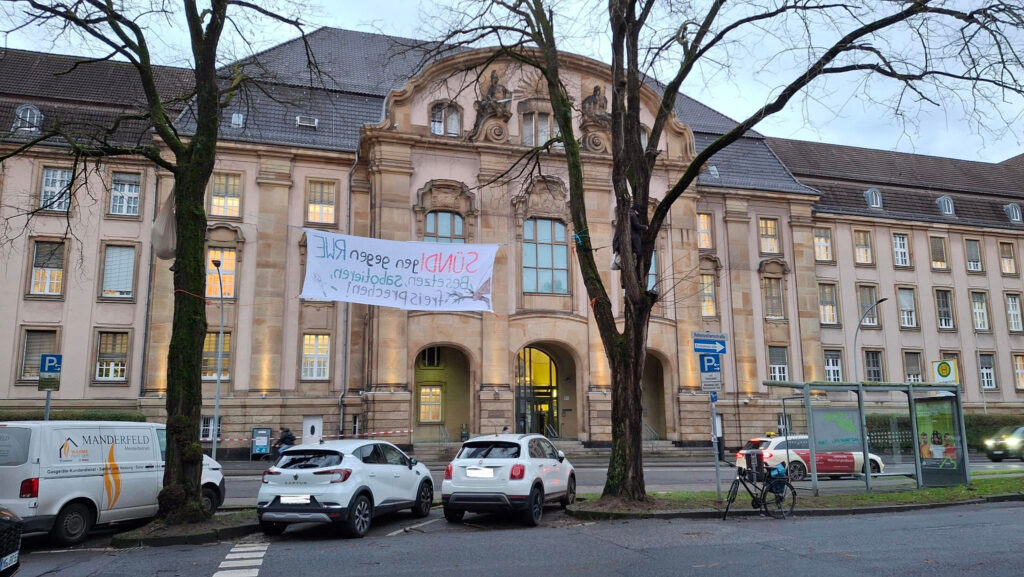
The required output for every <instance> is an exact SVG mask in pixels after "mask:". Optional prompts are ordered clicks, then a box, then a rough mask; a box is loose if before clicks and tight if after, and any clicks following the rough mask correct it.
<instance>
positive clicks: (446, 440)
mask: <svg viewBox="0 0 1024 577" xmlns="http://www.w3.org/2000/svg"><path fill="white" fill-rule="evenodd" d="M437 429H438V431H439V433H438V435H437V436H438V443H439V444H440V445H441V452H442V453H443V454H444V456H445V457H448V456H451V450H452V448H451V445H452V439H451V437H449V436H448V428H447V427H445V426H444V425H438V426H437Z"/></svg>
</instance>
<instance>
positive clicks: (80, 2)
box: [0, 0, 315, 522]
mask: <svg viewBox="0 0 1024 577" xmlns="http://www.w3.org/2000/svg"><path fill="white" fill-rule="evenodd" d="M8 3H9V4H10V6H8V10H7V12H8V16H9V17H10V18H11V19H12V20H13V23H12V28H11V29H12V30H13V29H18V28H22V27H33V26H35V27H44V28H45V29H47V30H49V31H50V32H53V33H56V34H58V35H67V36H69V37H71V38H72V39H76V40H81V41H84V42H87V43H89V44H90V45H93V46H99V47H100V49H101V50H102V51H104V53H106V54H107V55H106V56H105V57H101V58H98V59H95V60H93V61H94V62H95V61H101V60H108V59H117V60H123V61H127V62H129V63H130V64H131V65H132V66H133V67H134V68H135V70H136V71H137V72H138V76H139V80H140V82H141V87H142V90H143V92H144V94H145V102H144V103H143V104H142V106H141V107H140V110H138V111H137V112H131V113H126V114H124V115H122V116H120V117H118V118H117V119H115V120H114V121H113V123H111V124H110V125H104V126H68V125H61V124H55V125H48V126H46V127H43V129H42V130H39V133H38V136H36V137H34V138H32V139H31V140H29V141H28V142H26V143H25V144H23V145H22V146H20V147H18V148H17V149H15V150H13V151H12V152H10V153H7V154H4V155H2V156H0V162H2V161H4V160H6V159H8V158H11V157H13V156H16V155H18V154H22V153H24V152H26V151H29V150H31V149H32V148H34V147H37V146H42V145H45V144H47V143H52V142H54V141H59V142H60V144H61V145H62V146H66V147H67V148H68V149H69V152H70V154H71V155H72V156H73V157H74V158H75V159H76V163H77V162H78V161H86V160H89V159H93V160H95V159H102V158H111V157H118V156H122V157H123V156H135V157H142V158H145V159H148V160H149V161H151V162H152V163H153V164H155V165H156V166H157V167H158V168H160V169H162V170H165V171H167V172H169V173H170V174H171V175H172V176H173V178H174V191H173V195H174V204H175V217H174V218H175V225H176V239H175V240H176V245H175V263H174V317H173V325H172V334H171V342H170V348H169V351H168V355H167V356H168V362H167V454H166V469H165V471H164V488H163V490H162V491H161V493H160V496H159V505H160V513H159V514H160V516H162V517H164V518H167V519H169V520H171V521H172V522H192V521H197V520H200V519H204V518H206V517H207V516H208V515H209V512H208V511H207V510H206V509H205V508H204V507H203V506H202V500H201V493H200V488H199V482H200V477H201V474H202V462H203V455H202V447H201V445H200V443H199V438H198V436H199V420H200V414H201V408H202V396H203V395H202V380H201V363H202V348H203V341H204V339H205V337H206V302H205V300H204V299H203V298H197V297H196V296H194V295H204V294H206V263H205V250H204V247H205V239H206V212H205V208H204V202H203V199H204V194H205V191H206V186H207V182H208V181H209V179H210V176H211V174H212V172H213V167H214V160H215V156H216V147H217V141H218V128H219V124H220V118H221V115H222V111H223V110H224V109H225V108H227V107H228V106H229V105H230V104H231V102H232V100H233V99H235V98H236V97H239V96H240V95H243V94H244V91H245V90H246V89H247V88H249V87H256V86H257V85H255V84H254V83H251V82H250V80H251V78H252V77H253V76H259V75H260V74H261V70H260V67H259V66H258V62H257V61H254V60H248V61H245V62H243V63H242V65H234V66H229V67H225V68H222V69H219V68H218V66H219V65H220V64H223V62H222V60H223V59H225V54H224V53H225V52H226V51H227V46H226V44H227V43H226V41H225V33H226V30H232V29H233V30H235V31H236V32H237V33H238V34H237V36H239V37H240V39H241V40H240V41H241V42H242V43H243V44H245V45H246V46H248V47H249V48H251V45H250V44H249V43H248V42H249V41H248V40H246V38H247V35H246V34H245V33H244V31H247V30H248V31H251V30H252V29H253V28H254V26H251V24H253V22H254V21H256V20H259V19H262V20H263V21H264V23H267V22H270V23H274V24H282V25H285V26H288V27H291V28H293V30H297V31H298V32H299V33H300V35H301V37H302V39H303V41H305V35H304V29H303V24H302V23H301V22H300V21H299V20H298V19H297V18H294V17H288V16H285V15H284V14H283V12H280V11H277V10H275V9H274V8H273V7H272V4H271V2H270V1H261V0H251V1H250V0H204V1H200V0H180V1H172V0H151V1H142V0H140V1H138V2H113V1H111V0H74V1H69V2H62V1H59V0H50V1H44V0H8ZM296 9H297V7H296V6H293V7H292V10H293V11H294V10H296ZM179 18H180V19H182V20H183V21H184V23H185V25H186V28H187V32H188V47H187V53H188V55H189V58H190V62H191V68H192V72H193V76H194V79H193V83H192V86H191V89H190V90H187V91H186V92H185V93H183V94H182V93H179V92H178V91H177V90H176V89H172V88H170V87H168V86H165V85H161V83H160V82H158V79H157V75H156V74H155V68H156V63H155V62H154V57H153V53H152V50H151V46H152V43H153V42H154V41H155V40H156V39H157V38H159V37H160V36H161V35H162V33H163V31H162V29H161V26H163V25H165V24H166V22H167V21H168V20H174V19H179ZM307 55H309V57H310V62H309V64H310V71H311V78H312V77H313V76H312V74H313V71H314V70H315V64H314V63H313V60H312V55H311V53H310V52H309V50H308V45H307ZM175 88H180V87H175ZM182 108H187V114H189V115H191V121H192V122H193V123H194V126H195V129H194V131H193V133H192V134H191V135H188V136H185V135H182V134H180V133H179V131H178V128H177V127H176V126H175V121H176V118H175V114H174V112H173V111H175V110H181V109H182ZM127 123H134V124H135V125H136V128H139V126H138V125H139V124H141V128H142V130H138V131H137V133H138V134H139V135H140V136H144V138H142V137H140V138H138V140H137V141H136V142H134V143H132V142H125V141H124V140H123V139H119V138H117V135H118V134H119V132H120V130H121V128H123V125H124V124H127ZM147 129H148V130H147ZM154 134H155V137H154V136H153V135H154ZM76 178H79V177H78V176H77V174H76ZM76 190H77V187H75V186H74V185H73V186H72V187H71V189H70V190H69V192H68V194H72V193H74V192H75V191H76ZM44 208H45V207H44ZM32 212H33V211H29V212H28V214H26V215H25V216H26V217H27V218H30V217H31V216H32V214H31V213H32ZM71 226H72V223H70V222H69V227H71Z"/></svg>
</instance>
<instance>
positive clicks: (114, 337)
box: [96, 332, 128, 382]
mask: <svg viewBox="0 0 1024 577" xmlns="http://www.w3.org/2000/svg"><path fill="white" fill-rule="evenodd" d="M98 340H99V343H98V346H97V348H98V350H97V351H96V380H97V381H108V382H125V381H127V380H128V333H107V332H101V333H100V335H99V339H98Z"/></svg>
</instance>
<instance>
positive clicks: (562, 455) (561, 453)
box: [558, 451, 565, 463]
mask: <svg viewBox="0 0 1024 577" xmlns="http://www.w3.org/2000/svg"><path fill="white" fill-rule="evenodd" d="M564 460H565V451H559V452H558V462H559V463H561V462H562V461H564Z"/></svg>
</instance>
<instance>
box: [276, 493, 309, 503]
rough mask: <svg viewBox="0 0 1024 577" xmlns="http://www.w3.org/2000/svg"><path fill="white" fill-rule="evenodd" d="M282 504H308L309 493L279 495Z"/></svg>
mask: <svg viewBox="0 0 1024 577" xmlns="http://www.w3.org/2000/svg"><path fill="white" fill-rule="evenodd" d="M281 504H282V505H309V495H281Z"/></svg>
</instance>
